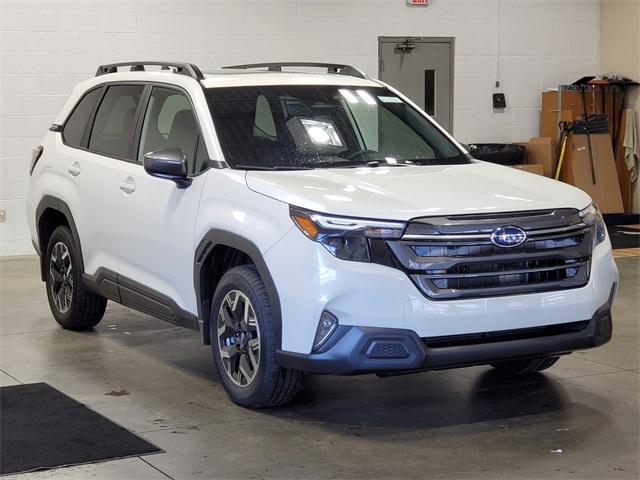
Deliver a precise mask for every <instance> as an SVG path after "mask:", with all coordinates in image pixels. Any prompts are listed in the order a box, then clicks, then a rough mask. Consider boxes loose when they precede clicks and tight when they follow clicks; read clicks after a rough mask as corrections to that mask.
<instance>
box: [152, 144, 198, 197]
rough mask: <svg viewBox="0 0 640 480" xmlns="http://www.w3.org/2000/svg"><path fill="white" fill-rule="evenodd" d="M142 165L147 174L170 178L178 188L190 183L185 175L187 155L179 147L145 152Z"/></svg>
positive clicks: (185, 186)
mask: <svg viewBox="0 0 640 480" xmlns="http://www.w3.org/2000/svg"><path fill="white" fill-rule="evenodd" d="M143 165H144V169H145V170H146V172H147V173H148V174H149V175H151V176H153V177H158V178H166V179H167V180H172V181H174V182H176V185H177V186H178V188H187V187H188V186H189V185H191V179H190V178H189V177H188V176H187V157H186V155H185V154H184V152H183V151H182V150H180V149H179V148H165V149H164V150H158V151H157V152H150V153H147V154H146V155H145V156H144V160H143Z"/></svg>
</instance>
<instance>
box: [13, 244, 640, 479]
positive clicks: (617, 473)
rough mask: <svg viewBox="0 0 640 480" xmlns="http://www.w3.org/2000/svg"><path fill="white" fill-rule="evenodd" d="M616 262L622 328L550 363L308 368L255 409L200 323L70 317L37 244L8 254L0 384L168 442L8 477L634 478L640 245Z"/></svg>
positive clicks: (123, 315) (110, 314)
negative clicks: (538, 369)
mask: <svg viewBox="0 0 640 480" xmlns="http://www.w3.org/2000/svg"><path fill="white" fill-rule="evenodd" d="M618 265H619V268H620V272H621V276H622V282H621V287H620V292H619V297H618V302H617V304H616V306H615V311H614V322H615V330H614V331H615V333H614V338H613V340H612V341H611V342H610V343H609V344H608V345H606V346H604V347H602V348H600V349H597V350H593V351H589V352H583V353H577V354H574V355H571V356H569V357H565V358H563V359H562V360H561V361H560V362H559V363H558V364H557V365H556V366H554V367H553V368H552V369H551V370H549V371H548V373H546V374H544V375H538V376H535V377H533V378H528V379H523V380H519V381H518V382H517V383H513V381H507V379H505V378H501V377H500V376H498V375H496V374H494V372H492V371H491V369H489V368H485V367H477V368H469V369H460V370H454V371H445V372H430V373H423V374H417V375H411V376H405V377H396V378H388V379H378V378H376V377H375V376H366V377H351V378H349V377H308V378H307V379H306V384H305V389H304V391H303V392H302V394H301V395H300V397H299V398H298V399H297V401H296V402H295V403H294V404H293V405H290V406H287V407H283V408H279V409H274V410H269V411H251V410H245V409H242V408H239V407H237V406H235V405H233V404H232V403H231V402H229V400H228V399H227V397H226V395H225V392H224V390H223V389H222V386H221V385H220V382H219V380H218V378H217V377H216V374H215V371H214V368H213V365H212V360H211V358H210V352H209V350H208V348H207V347H204V346H203V345H201V344H200V341H199V338H198V335H197V334H196V333H195V332H192V331H187V330H182V329H179V328H175V327H171V326H169V325H168V324H166V323H163V322H161V321H159V320H155V319H152V318H150V317H147V316H145V315H142V314H139V313H136V312H133V311H131V310H128V309H126V308H124V307H121V306H119V305H115V304H113V303H110V304H109V306H108V310H107V314H106V316H105V318H104V319H103V321H102V323H101V324H100V325H99V326H98V327H97V328H96V329H95V330H94V331H91V332H85V333H75V332H69V331H65V330H62V329H61V328H59V327H58V326H57V324H56V323H55V321H54V320H53V318H52V317H51V315H50V313H49V307H48V305H47V300H46V296H45V291H44V286H43V284H42V283H41V282H40V281H39V279H38V272H37V262H36V259H35V258H34V257H21V258H5V259H2V260H0V269H1V282H2V284H1V310H0V318H1V322H0V384H2V385H12V384H16V383H32V382H47V383H49V384H51V385H52V386H54V387H56V388H58V389H59V390H61V391H62V392H64V393H66V394H67V395H70V396H71V397H73V398H75V399H77V400H78V401H80V402H83V403H85V404H87V405H89V406H90V407H91V408H93V409H94V410H96V411H98V412H99V413H101V414H103V415H105V416H106V417H108V418H110V419H112V420H114V421H116V422H118V423H120V424H121V425H124V426H126V427H127V428H129V429H131V430H133V431H134V432H136V433H137V434H139V435H140V436H142V437H144V438H146V439H147V440H149V441H151V442H152V443H154V444H155V445H157V446H159V447H160V448H162V449H164V450H165V451H166V453H162V454H157V455H149V456H145V457H139V458H130V459H126V460H116V461H111V462H104V463H98V464H93V465H85V466H78V467H71V468H65V469H59V470H52V471H49V472H40V473H32V474H26V475H19V476H16V477H11V478H16V479H32V478H33V479H40V478H65V479H68V478H89V477H90V478H95V479H102V478H118V479H120V478H136V479H141V478H145V479H146V478H149V479H163V478H164V479H166V478H174V479H187V478H395V477H398V478H441V477H442V478H489V479H499V478H597V479H603V478H629V479H631V478H634V479H635V478H638V476H639V473H640V472H639V465H638V458H639V440H638V438H639V431H640V424H639V415H638V410H639V408H638V403H639V398H640V396H639V393H640V392H639V382H638V380H639V377H640V370H639V369H640V365H639V353H638V349H639V338H638V330H639V328H638V323H639V314H638V312H639V299H640V275H639V272H640V259H639V258H630V259H623V260H620V261H619V262H618ZM120 390H125V391H126V392H128V394H126V395H121V396H112V395H108V393H109V392H112V391H120Z"/></svg>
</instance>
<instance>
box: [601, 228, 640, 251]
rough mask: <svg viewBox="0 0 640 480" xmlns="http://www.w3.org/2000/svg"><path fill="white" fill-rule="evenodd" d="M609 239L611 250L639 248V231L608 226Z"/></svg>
mask: <svg viewBox="0 0 640 480" xmlns="http://www.w3.org/2000/svg"><path fill="white" fill-rule="evenodd" d="M607 230H609V238H610V239H611V246H612V247H613V248H638V247H640V230H638V229H637V228H632V227H625V226H624V225H608V226H607Z"/></svg>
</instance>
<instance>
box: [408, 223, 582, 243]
mask: <svg viewBox="0 0 640 480" xmlns="http://www.w3.org/2000/svg"><path fill="white" fill-rule="evenodd" d="M587 230H589V227H588V226H587V225H585V224H584V223H579V224H576V225H569V226H566V227H559V228H546V229H541V230H526V229H525V232H526V233H527V238H536V237H538V236H539V235H548V236H553V235H554V234H556V233H558V234H566V235H571V234H579V233H585V232H586V231H587ZM490 238H491V232H489V233H482V234H457V235H415V234H414V235H412V234H408V235H403V236H402V238H401V240H448V241H459V240H490ZM554 238H556V237H554Z"/></svg>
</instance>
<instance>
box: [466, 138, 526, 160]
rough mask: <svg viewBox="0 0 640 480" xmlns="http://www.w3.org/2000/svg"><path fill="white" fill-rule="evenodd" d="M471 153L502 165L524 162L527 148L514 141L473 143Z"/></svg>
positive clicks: (470, 146)
mask: <svg viewBox="0 0 640 480" xmlns="http://www.w3.org/2000/svg"><path fill="white" fill-rule="evenodd" d="M469 148H470V149H469V153H470V154H471V156H472V157H473V158H477V159H478V160H484V161H485V162H491V163H498V164H500V165H519V164H521V163H524V154H525V151H526V150H525V148H524V146H522V145H515V144H513V143H472V144H471V145H469Z"/></svg>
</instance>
